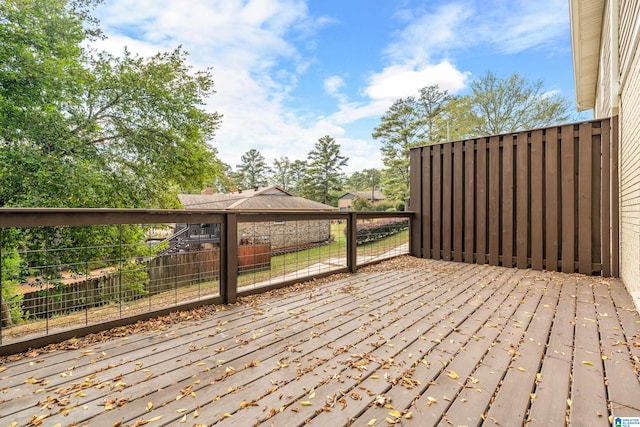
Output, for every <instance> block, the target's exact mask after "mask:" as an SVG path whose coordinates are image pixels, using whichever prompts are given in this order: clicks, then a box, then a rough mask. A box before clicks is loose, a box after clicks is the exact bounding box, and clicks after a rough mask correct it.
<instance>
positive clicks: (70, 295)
mask: <svg viewBox="0 0 640 427" xmlns="http://www.w3.org/2000/svg"><path fill="white" fill-rule="evenodd" d="M0 215H1V216H0V219H2V222H1V223H0V260H1V261H2V262H1V263H0V289H1V291H2V292H1V295H2V300H1V305H0V314H1V322H0V345H2V346H3V348H5V349H7V348H9V347H11V348H16V347H17V344H19V345H23V344H25V343H27V344H28V343H29V342H33V341H34V340H38V342H39V343H41V345H43V344H42V342H44V341H46V342H54V341H53V340H55V339H58V338H60V337H61V336H62V335H57V334H58V333H60V332H64V336H72V334H75V333H78V332H80V333H89V332H91V331H97V330H100V329H99V328H100V325H102V324H105V323H108V322H110V323H111V325H114V324H125V323H128V322H132V321H136V320H140V319H143V318H147V317H152V316H155V315H158V314H161V313H166V312H167V311H168V310H170V309H173V308H174V307H176V308H181V307H193V305H194V304H199V303H202V302H212V301H215V302H223V303H233V302H235V301H236V296H237V294H238V293H242V292H244V291H247V292H248V291H253V290H255V291H256V292H260V291H261V289H266V288H273V287H276V286H280V285H283V284H286V283H292V282H295V281H304V280H309V279H312V278H314V277H318V276H322V275H327V274H331V273H333V272H338V271H355V270H356V268H357V266H358V265H364V264H367V263H371V262H376V261H379V260H382V259H386V258H390V257H394V256H398V255H403V254H407V253H409V245H408V242H409V230H408V228H409V217H410V216H411V214H410V213H400V212H396V213H394V214H389V213H383V212H380V213H376V212H350V213H344V212H327V211H321V212H292V211H270V212H223V211H197V212H193V211H190V212H185V211H145V210H109V209H105V210H100V209H97V210H89V209H87V210H82V209H76V210H74V209H42V210H41V209H0ZM158 219H160V220H164V221H162V222H157V220H158ZM196 221H198V222H196ZM41 224H46V225H41ZM80 224H81V225H80ZM93 224H99V225H93ZM54 334H55V336H52V335H54ZM47 336H49V339H48V340H39V338H42V337H47ZM5 344H6V345H7V346H6V347H4V345H5Z"/></svg>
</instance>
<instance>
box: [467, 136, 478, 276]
mask: <svg viewBox="0 0 640 427" xmlns="http://www.w3.org/2000/svg"><path fill="white" fill-rule="evenodd" d="M475 145H476V144H475V141H474V140H467V141H465V143H464V163H465V167H464V175H465V193H464V196H465V203H464V205H465V206H464V261H465V262H468V263H472V262H474V257H473V252H474V247H473V246H474V245H473V243H474V237H475V212H476V211H475V205H474V202H475V188H476V187H475V183H476V181H475V164H476V161H475Z"/></svg>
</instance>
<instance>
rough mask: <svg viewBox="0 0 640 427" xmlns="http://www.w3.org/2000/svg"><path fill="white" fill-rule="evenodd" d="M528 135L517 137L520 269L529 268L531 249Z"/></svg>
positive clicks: (517, 214) (518, 261)
mask: <svg viewBox="0 0 640 427" xmlns="http://www.w3.org/2000/svg"><path fill="white" fill-rule="evenodd" d="M527 138H528V137H527V134H526V133H519V134H518V137H517V145H516V149H517V167H516V173H517V184H516V192H517V199H516V248H517V254H516V257H517V262H516V265H517V266H518V268H527V267H528V266H529V261H528V253H527V252H528V247H529V165H528V162H529V159H528V157H529V147H528V146H529V143H528V141H527Z"/></svg>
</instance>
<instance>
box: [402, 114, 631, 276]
mask: <svg viewBox="0 0 640 427" xmlns="http://www.w3.org/2000/svg"><path fill="white" fill-rule="evenodd" d="M617 141H618V137H617V117H613V118H610V119H603V120H594V121H589V122H584V123H577V124H568V125H564V126H557V127H549V128H545V129H536V130H530V131H523V132H517V133H513V134H505V135H495V136H489V137H482V138H476V139H469V140H465V141H455V142H449V143H445V144H438V145H431V146H425V147H417V148H414V149H412V150H411V158H410V162H411V210H412V211H414V212H415V213H416V216H415V217H414V223H413V226H412V249H411V252H412V254H413V255H415V256H421V257H425V258H434V259H445V260H454V261H464V262H468V263H478V264H486V263H488V264H491V265H502V266H506V267H514V266H515V267H518V268H533V269H536V270H542V269H547V270H555V271H562V272H566V273H573V272H579V273H584V274H595V275H604V276H617V275H618V259H619V253H618V251H619V245H618V180H617V174H618V172H617V162H618V151H617V150H618V146H617Z"/></svg>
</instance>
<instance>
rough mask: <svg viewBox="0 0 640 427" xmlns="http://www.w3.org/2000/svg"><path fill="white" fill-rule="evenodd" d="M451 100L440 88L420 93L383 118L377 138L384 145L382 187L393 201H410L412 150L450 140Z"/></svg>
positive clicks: (402, 101)
mask: <svg viewBox="0 0 640 427" xmlns="http://www.w3.org/2000/svg"><path fill="white" fill-rule="evenodd" d="M450 99H451V97H450V96H449V95H448V93H447V91H441V90H439V89H438V87H437V86H428V87H425V88H423V89H421V90H420V96H419V97H418V98H415V97H408V98H404V99H399V100H397V101H396V102H394V103H393V105H392V106H391V107H390V108H389V110H387V112H386V113H385V114H384V115H383V116H382V118H381V120H380V124H379V125H378V126H377V127H376V128H375V129H374V131H373V134H372V136H373V138H374V139H377V140H379V141H380V142H381V143H382V148H381V151H382V162H383V164H384V166H385V169H384V170H383V173H382V188H383V192H384V194H385V196H387V197H388V198H389V199H390V200H395V201H405V200H407V199H408V198H409V150H410V148H411V147H415V146H419V145H425V144H430V143H434V142H440V141H442V140H444V138H445V137H446V129H447V125H446V116H445V111H446V106H447V103H448V102H449V101H450Z"/></svg>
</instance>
